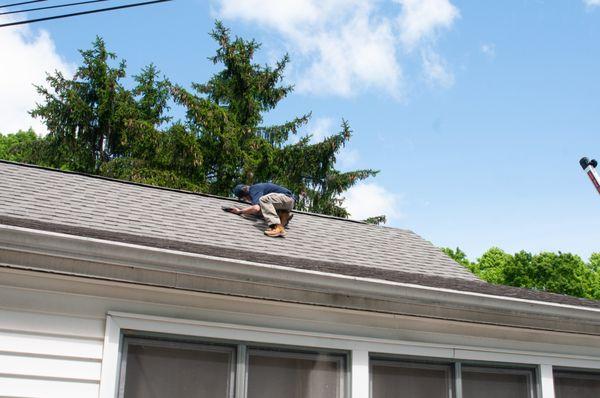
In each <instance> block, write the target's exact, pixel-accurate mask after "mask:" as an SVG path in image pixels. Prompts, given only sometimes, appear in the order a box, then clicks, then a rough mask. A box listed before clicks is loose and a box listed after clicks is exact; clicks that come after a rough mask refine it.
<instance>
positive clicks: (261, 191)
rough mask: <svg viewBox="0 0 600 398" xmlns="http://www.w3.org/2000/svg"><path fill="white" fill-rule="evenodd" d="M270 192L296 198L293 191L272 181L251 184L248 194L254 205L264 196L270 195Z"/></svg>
mask: <svg viewBox="0 0 600 398" xmlns="http://www.w3.org/2000/svg"><path fill="white" fill-rule="evenodd" d="M270 193H282V194H284V195H287V196H289V197H290V198H292V199H294V200H296V198H294V194H293V193H292V191H290V190H289V189H287V188H284V187H280V186H279V185H276V184H273V183H270V182H263V183H261V184H254V185H250V187H249V188H248V194H249V195H250V199H251V201H252V204H253V205H257V204H258V201H259V200H260V198H261V197H262V196H265V195H268V194H270Z"/></svg>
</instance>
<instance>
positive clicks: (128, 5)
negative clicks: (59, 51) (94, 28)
mask: <svg viewBox="0 0 600 398" xmlns="http://www.w3.org/2000/svg"><path fill="white" fill-rule="evenodd" d="M167 1H173V0H153V1H146V2H143V3H134V4H125V5H122V6H116V7H108V8H98V9H95V10H89V11H80V12H74V13H71V14H62V15H53V16H51V17H44V18H36V19H28V20H25V21H17V22H10V23H5V24H2V25H0V28H6V27H9V26H16V25H24V24H30V23H34V22H42V21H50V20H53V19H61V18H70V17H77V16H80V15H87V14H96V13H99V12H107V11H115V10H122V9H124V8H132V7H139V6H146V5H150V4H156V3H165V2H167Z"/></svg>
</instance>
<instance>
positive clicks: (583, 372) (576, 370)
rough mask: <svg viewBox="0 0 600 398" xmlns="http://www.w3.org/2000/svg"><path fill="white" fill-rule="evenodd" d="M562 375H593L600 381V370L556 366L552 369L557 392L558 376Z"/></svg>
mask: <svg viewBox="0 0 600 398" xmlns="http://www.w3.org/2000/svg"><path fill="white" fill-rule="evenodd" d="M560 373H566V374H571V375H575V376H585V375H593V376H596V377H597V378H598V379H599V380H600V369H586V368H583V369H582V368H568V367H562V366H554V367H553V368H552V381H553V387H554V391H555V392H556V375H557V374H560Z"/></svg>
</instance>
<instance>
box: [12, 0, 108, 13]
mask: <svg viewBox="0 0 600 398" xmlns="http://www.w3.org/2000/svg"><path fill="white" fill-rule="evenodd" d="M104 1H112V0H88V1H80V2H78V3H68V4H58V5H55V6H46V7H36V8H28V9H25V10H16V11H7V12H0V15H8V14H20V13H22V12H30V11H40V10H50V9H53V8H63V7H73V6H80V5H83V4H92V3H101V2H104Z"/></svg>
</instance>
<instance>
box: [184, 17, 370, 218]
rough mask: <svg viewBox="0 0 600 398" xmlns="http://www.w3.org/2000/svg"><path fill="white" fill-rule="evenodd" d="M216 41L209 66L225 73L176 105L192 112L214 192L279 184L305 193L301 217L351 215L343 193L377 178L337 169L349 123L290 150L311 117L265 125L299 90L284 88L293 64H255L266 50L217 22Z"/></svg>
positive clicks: (363, 172)
mask: <svg viewBox="0 0 600 398" xmlns="http://www.w3.org/2000/svg"><path fill="white" fill-rule="evenodd" d="M211 37H212V38H213V39H214V40H215V41H216V42H217V43H218V45H219V48H218V49H217V52H216V55H215V56H214V57H212V58H210V59H211V60H212V62H213V63H215V64H222V65H223V67H224V69H223V70H222V71H221V72H219V73H217V74H216V75H214V76H213V77H212V78H211V79H210V80H209V81H208V82H207V83H205V84H198V83H195V84H192V88H193V92H190V91H188V90H186V89H184V88H183V87H181V86H175V87H174V88H173V95H174V98H175V100H176V101H177V102H178V103H179V104H181V105H183V106H185V107H186V109H187V125H188V126H189V127H190V128H191V129H192V130H193V131H194V133H195V134H197V136H198V141H199V142H200V147H201V148H202V152H203V165H202V167H203V168H204V171H205V175H206V177H207V183H208V190H209V192H210V193H213V194H217V195H228V194H230V192H231V188H232V187H233V186H234V185H235V184H236V183H239V182H243V183H246V184H252V183H256V182H264V181H273V182H275V183H279V184H281V185H284V186H287V187H288V188H290V189H291V190H292V191H294V192H296V193H297V194H298V196H299V201H298V203H297V208H299V209H301V210H308V211H313V212H317V213H322V214H329V215H334V216H339V217H347V216H349V214H348V212H347V211H346V209H344V208H343V193H344V192H345V191H346V190H348V189H349V188H350V187H352V186H353V185H354V184H356V183H357V182H359V181H361V180H363V179H366V178H368V177H371V176H374V175H376V174H377V171H375V170H370V169H367V170H356V171H351V172H345V173H342V172H340V171H339V170H337V169H336V168H335V162H336V155H337V154H338V153H339V151H340V150H341V149H342V148H343V147H344V145H346V143H347V142H348V140H350V138H351V133H352V131H351V129H350V126H349V124H348V122H346V121H343V122H342V126H341V131H340V132H339V133H335V134H332V135H331V136H329V137H327V138H325V139H324V140H323V141H321V142H318V143H314V144H312V143H311V142H310V137H303V138H302V139H300V140H299V141H298V142H297V143H294V144H291V143H290V137H291V135H293V134H297V133H298V131H299V129H300V128H301V127H302V126H304V125H305V124H306V123H307V122H308V120H309V118H310V113H307V114H304V115H301V116H299V117H297V118H295V119H293V120H291V121H287V122H284V123H282V124H278V125H273V126H263V125H262V122H263V115H264V113H265V112H268V111H270V110H272V109H274V108H275V107H276V106H277V104H278V103H279V102H280V101H281V100H282V99H284V98H285V97H286V96H287V95H288V94H290V93H291V92H292V90H293V87H292V86H289V85H283V84H282V80H283V77H284V70H285V67H286V65H287V64H288V62H289V57H288V56H287V55H285V56H284V57H283V58H282V59H281V60H279V61H278V62H276V64H275V65H274V66H273V67H271V66H268V65H266V66H262V65H258V64H256V63H254V55H255V53H256V51H257V50H258V49H260V44H258V43H257V42H256V41H254V40H244V39H242V38H239V37H232V36H231V34H230V31H229V29H227V28H225V27H224V26H223V24H222V23H221V22H216V24H215V28H214V30H213V31H212V33H211ZM380 220H381V218H379V219H377V221H380Z"/></svg>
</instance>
